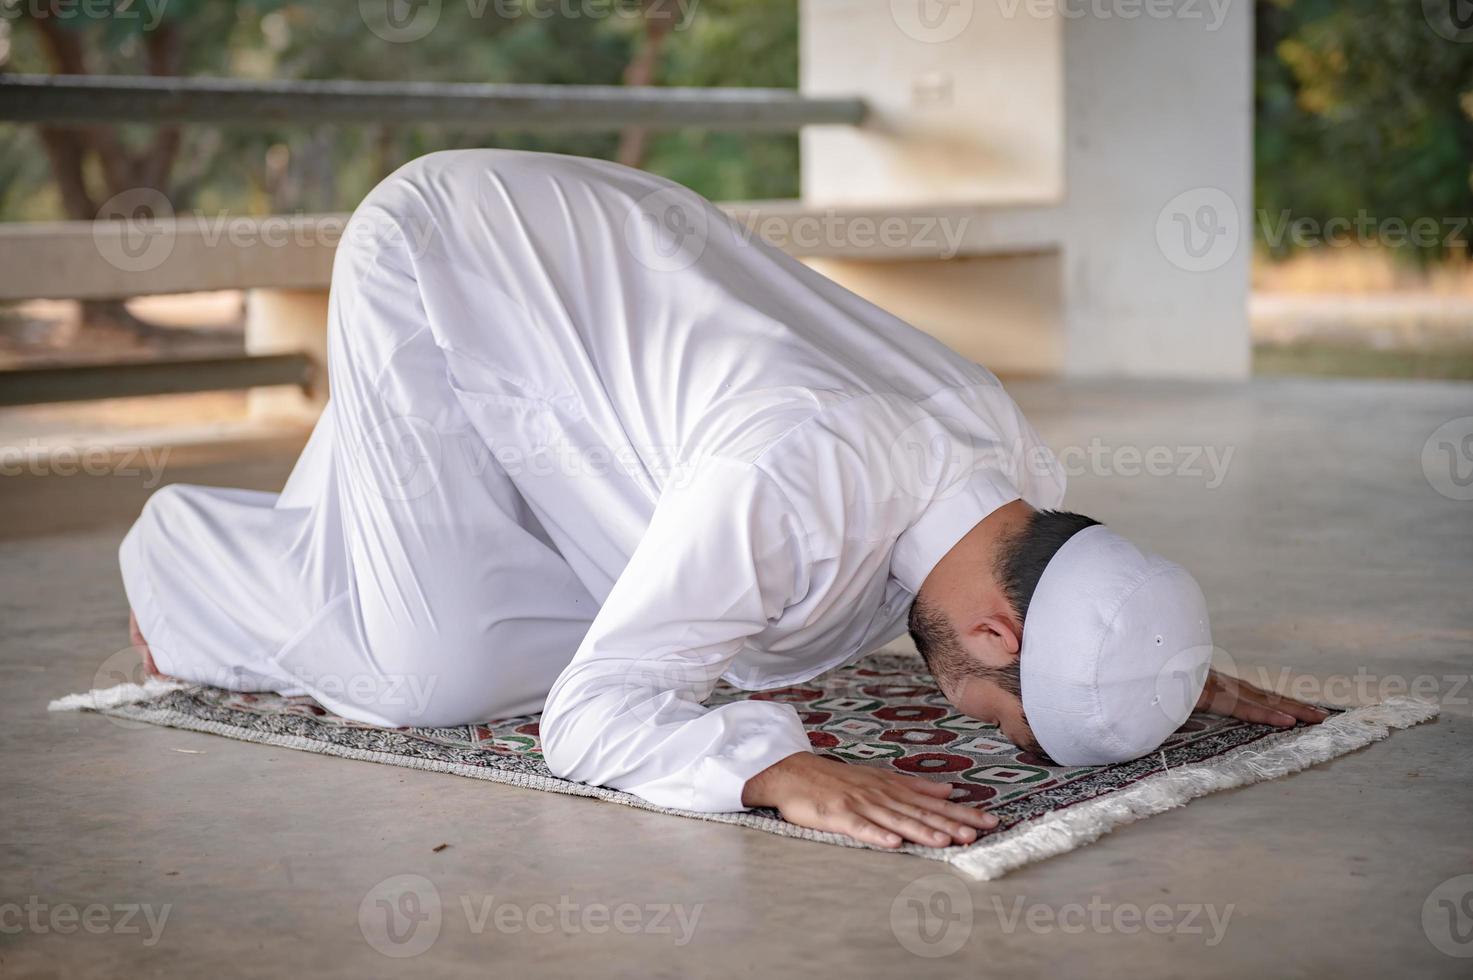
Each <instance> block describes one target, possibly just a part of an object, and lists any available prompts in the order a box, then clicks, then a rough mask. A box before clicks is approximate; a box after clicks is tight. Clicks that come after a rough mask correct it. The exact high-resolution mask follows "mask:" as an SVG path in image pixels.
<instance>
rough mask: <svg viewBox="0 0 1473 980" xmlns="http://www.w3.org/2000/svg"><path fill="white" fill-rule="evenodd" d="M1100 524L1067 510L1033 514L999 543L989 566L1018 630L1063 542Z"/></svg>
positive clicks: (1021, 626) (1038, 511) (1043, 511)
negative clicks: (1016, 621) (1007, 603)
mask: <svg viewBox="0 0 1473 980" xmlns="http://www.w3.org/2000/svg"><path fill="white" fill-rule="evenodd" d="M1099 523H1100V522H1099V521H1097V520H1095V519H1094V518H1093V517H1085V516H1084V515H1083V514H1074V513H1071V512H1069V511H1067V510H1035V511H1034V512H1033V513H1031V514H1029V515H1028V521H1027V523H1026V524H1024V525H1023V527H1021V528H1020V529H1018V530H1017V531H1016V532H1015V533H1013V535H1012V536H1010V537H1009V538H1007V539H1006V540H1004V541H1003V543H1002V547H1001V549H1000V550H999V551H998V553H997V558H996V559H995V560H994V563H993V573H994V574H995V575H996V576H997V581H998V583H999V584H1001V586H1002V590H1003V593H1004V594H1005V595H1006V596H1007V597H1008V602H1009V603H1011V604H1012V607H1013V615H1014V616H1015V617H1016V618H1017V620H1018V627H1019V628H1020V629H1021V628H1023V625H1024V622H1025V621H1026V620H1027V618H1028V604H1029V603H1030V602H1032V601H1033V593H1034V592H1035V591H1036V590H1037V589H1038V580H1039V579H1041V578H1043V570H1044V569H1045V568H1047V567H1048V563H1049V562H1050V561H1052V560H1053V557H1054V555H1056V554H1058V552H1059V549H1060V548H1062V547H1064V542H1066V541H1068V540H1069V539H1070V538H1072V537H1074V535H1076V534H1078V533H1079V532H1080V531H1083V530H1084V529H1085V528H1087V527H1094V526H1095V525H1097V524H1099Z"/></svg>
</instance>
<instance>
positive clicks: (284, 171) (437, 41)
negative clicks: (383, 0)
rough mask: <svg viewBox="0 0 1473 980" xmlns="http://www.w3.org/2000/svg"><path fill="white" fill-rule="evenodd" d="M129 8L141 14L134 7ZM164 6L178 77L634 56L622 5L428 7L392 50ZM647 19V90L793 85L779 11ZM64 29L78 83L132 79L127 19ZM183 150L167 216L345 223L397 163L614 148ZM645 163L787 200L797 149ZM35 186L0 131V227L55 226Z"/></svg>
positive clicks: (425, 74) (381, 143)
mask: <svg viewBox="0 0 1473 980" xmlns="http://www.w3.org/2000/svg"><path fill="white" fill-rule="evenodd" d="M3 2H4V0H0V3H3ZM134 6H135V7H138V8H140V9H141V8H142V7H143V6H144V3H143V0H135V2H134ZM164 9H165V10H166V11H167V17H168V20H169V23H171V24H174V25H175V26H176V27H177V29H178V30H179V31H180V33H181V44H180V45H179V49H180V53H181V56H182V60H181V73H183V74H199V75H215V76H234V77H241V78H262V79H265V78H300V79H331V78H352V79H364V80H413V81H455V82H466V81H482V82H519V83H537V84H591V85H617V84H620V82H621V81H622V77H623V73H624V70H625V68H626V66H627V65H628V63H629V61H630V59H631V58H632V57H633V56H634V55H635V53H636V51H637V50H638V49H639V47H640V46H641V45H642V44H643V43H645V42H644V34H643V24H642V22H641V21H640V20H639V19H638V18H637V17H636V16H634V15H633V14H634V7H633V5H632V4H631V3H630V2H629V0H613V2H599V0H593V2H585V3H581V4H580V3H568V2H566V0H443V2H442V3H441V4H440V10H439V20H438V22H437V24H436V27H435V29H434V30H432V31H430V32H429V34H428V35H427V36H425V37H423V38H422V39H419V40H416V41H413V42H410V43H398V44H395V43H390V42H387V41H385V40H383V39H381V38H380V37H378V36H377V35H376V34H374V33H373V31H372V30H370V29H369V27H368V26H367V25H366V24H365V23H364V21H363V20H362V18H361V17H359V16H358V5H357V4H356V3H346V4H327V3H307V2H296V3H292V2H285V0H235V2H225V0H168V3H167V4H166V5H165V7H164ZM665 9H672V10H675V11H677V12H678V13H679V14H681V17H680V19H679V20H678V26H677V27H676V29H675V30H674V31H672V32H671V33H670V34H669V35H668V36H667V37H666V40H665V43H664V46H663V49H662V51H661V56H660V61H659V66H660V67H659V72H658V78H657V80H658V82H659V83H660V84H663V85H701V86H706V85H711V86H773V87H787V88H791V87H794V86H795V85H796V82H797V4H796V2H795V0H675V2H674V3H668V2H667V3H666V4H665ZM566 10H572V11H573V12H574V14H575V15H574V16H567V15H565V14H564V13H562V11H566ZM588 11H593V12H595V13H596V14H599V15H597V16H588V15H586V14H587V12H588ZM144 18H145V19H146V18H147V15H146V13H145V15H144ZM12 23H13V37H12V42H13V43H12V46H11V52H10V57H9V60H8V62H6V63H4V64H3V67H4V68H5V69H6V70H10V71H17V72H46V71H50V70H51V66H50V65H49V63H48V60H47V57H46V54H45V51H44V50H43V48H42V47H41V45H40V43H39V39H38V37H37V31H36V29H35V26H36V25H34V24H28V23H26V22H25V20H24V18H22V19H21V20H20V21H19V22H12ZM66 26H67V28H68V29H69V30H75V31H79V32H81V33H82V35H83V36H84V37H85V43H86V45H87V50H88V54H89V70H91V71H94V72H97V73H107V74H114V73H115V74H143V73H145V72H146V71H147V68H146V63H145V61H144V60H143V52H142V46H141V44H140V39H141V31H140V20H138V19H129V20H126V21H125V20H119V19H117V18H112V19H109V18H101V19H100V20H92V21H89V20H86V19H82V18H74V19H70V20H69V21H68V22H67V23H66ZM125 129H132V127H125ZM183 138H184V141H185V142H184V149H183V150H182V152H181V153H180V155H179V160H178V163H177V165H176V167H175V180H174V185H175V186H174V187H173V188H172V189H171V194H172V197H173V198H174V202H175V206H176V208H178V209H181V210H182V209H187V208H204V209H207V210H211V211H218V210H226V211H230V212H232V213H262V212H269V211H318V210H339V209H348V208H351V207H352V206H353V205H354V203H356V202H357V201H358V200H359V199H360V198H361V197H362V196H363V194H364V193H366V192H367V191H368V189H369V188H370V187H372V186H373V184H374V183H376V182H377V181H378V180H379V179H381V178H382V177H383V176H385V175H386V174H387V173H388V172H390V171H391V170H393V169H394V168H395V167H397V166H398V165H399V164H401V163H403V162H405V161H407V160H410V159H412V158H414V157H416V156H419V155H421V154H424V153H429V152H431V151H434V150H440V149H450V148H456V147H469V146H502V147H513V148H521V149H538V150H548V151H552V152H560V153H576V154H582V155H586V156H596V157H613V156H614V153H615V150H616V148H617V146H618V141H619V136H618V134H617V133H555V134H554V133H543V134H537V133H513V132H508V133H501V132H487V131H486V130H485V129H484V128H481V129H472V128H467V127H452V126H444V125H429V124H426V125H422V126H411V127H388V126H336V125H331V126H329V125H320V126H310V127H309V126H301V125H281V126H272V127H248V128H247V127H240V128H235V127H219V128H216V127H208V126H187V127H184V130H183ZM283 161H285V164H284V165H283ZM646 166H647V168H648V169H650V170H653V171H655V172H657V173H662V174H665V175H667V176H670V177H672V178H674V179H676V180H679V181H681V182H682V183H685V184H688V185H689V186H691V187H693V188H695V189H696V190H698V191H700V192H701V193H703V194H706V195H707V196H710V197H713V198H716V199H738V198H750V197H791V196H793V195H795V194H796V193H797V174H798V170H797V168H798V144H797V138H796V137H795V136H791V135H765V134H752V135H749V134H730V133H703V132H699V131H681V132H675V133H659V134H654V135H652V138H651V140H650V144H649V148H648V152H647V155H646ZM49 183H50V182H49V174H48V168H47V164H46V159H45V157H44V155H43V154H42V153H41V148H40V143H39V141H38V140H37V139H36V138H35V135H34V133H33V132H31V131H29V129H28V128H27V127H10V126H0V217H4V218H6V219H12V220H14V219H21V220H42V219H48V218H59V217H61V216H62V215H61V212H60V208H59V205H58V203H57V200H56V196H55V194H54V192H53V191H52V190H51V188H50V187H49Z"/></svg>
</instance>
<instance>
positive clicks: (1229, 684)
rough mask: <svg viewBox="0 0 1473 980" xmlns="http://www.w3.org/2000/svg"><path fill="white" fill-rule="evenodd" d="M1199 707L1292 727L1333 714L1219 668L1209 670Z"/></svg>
mask: <svg viewBox="0 0 1473 980" xmlns="http://www.w3.org/2000/svg"><path fill="white" fill-rule="evenodd" d="M1197 710H1198V711H1210V712H1211V713H1212V714H1214V715H1227V716H1228V717H1230V718H1238V719H1241V720H1242V721H1252V722H1257V723H1258V724H1260V725H1273V726H1275V727H1276V728H1292V727H1293V726H1294V723H1295V722H1296V721H1302V722H1305V723H1306V724H1310V725H1318V724H1319V723H1320V722H1322V721H1324V720H1325V719H1326V718H1328V717H1330V713H1329V712H1328V711H1325V710H1324V709H1323V708H1316V707H1315V706H1314V705H1312V704H1305V703H1304V702H1302V701H1295V700H1294V699H1293V698H1286V697H1283V696H1282V695H1279V694H1275V693H1273V692H1272V691H1265V690H1264V689H1263V688H1261V687H1254V686H1253V685H1252V684H1249V683H1248V682H1247V681H1240V680H1238V679H1237V678H1236V677H1229V676H1228V675H1226V674H1219V673H1218V672H1217V671H1215V670H1210V671H1208V672H1207V684H1206V686H1204V687H1203V688H1202V695H1201V697H1199V698H1197Z"/></svg>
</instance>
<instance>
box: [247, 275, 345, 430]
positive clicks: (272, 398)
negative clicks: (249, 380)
mask: <svg viewBox="0 0 1473 980" xmlns="http://www.w3.org/2000/svg"><path fill="white" fill-rule="evenodd" d="M245 340H246V353H248V354H279V353H283V352H290V351H301V352H303V353H306V354H308V355H310V356H311V357H312V359H313V360H314V361H315V362H316V363H317V365H318V378H317V383H316V384H315V385H314V386H313V390H312V391H311V392H308V393H305V394H304V393H303V392H301V391H299V390H297V389H295V388H286V387H277V388H256V389H253V390H252V391H251V394H250V414H251V417H252V418H258V419H266V418H270V419H291V420H311V419H315V418H316V417H317V415H318V414H319V413H320V412H321V411H322V406H323V405H325V404H326V403H327V290H325V289H252V290H249V291H247V293H246V316H245Z"/></svg>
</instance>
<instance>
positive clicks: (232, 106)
mask: <svg viewBox="0 0 1473 980" xmlns="http://www.w3.org/2000/svg"><path fill="white" fill-rule="evenodd" d="M865 114H866V108H865V103H864V101H863V100H862V99H856V98H814V97H811V96H805V95H800V94H799V93H797V92H793V91H789V90H787V89H765V88H626V87H620V86H613V85H469V84H446V83H440V82H349V81H245V80H241V79H234V78H160V77H154V76H147V77H131V76H103V75H93V76H81V75H0V120H4V121H9V122H32V123H48V124H58V125H64V124H86V123H115V122H119V121H127V122H142V123H211V124H217V125H218V124H229V125H237V126H238V125H269V126H276V125H280V124H281V123H284V122H287V123H325V122H336V123H455V124H462V125H464V124H474V125H476V126H484V127H486V128H488V129H518V130H529V129H535V130H551V129H563V130H582V131H588V130H609V129H622V128H623V127H625V126H643V127H646V128H671V127H680V126H691V127H698V128H701V129H722V130H733V129H734V130H777V131H782V130H796V129H799V128H801V127H803V126H812V125H840V126H858V125H860V124H861V123H863V122H864V119H865Z"/></svg>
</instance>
